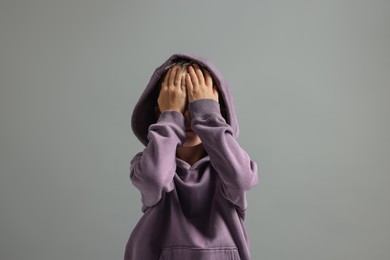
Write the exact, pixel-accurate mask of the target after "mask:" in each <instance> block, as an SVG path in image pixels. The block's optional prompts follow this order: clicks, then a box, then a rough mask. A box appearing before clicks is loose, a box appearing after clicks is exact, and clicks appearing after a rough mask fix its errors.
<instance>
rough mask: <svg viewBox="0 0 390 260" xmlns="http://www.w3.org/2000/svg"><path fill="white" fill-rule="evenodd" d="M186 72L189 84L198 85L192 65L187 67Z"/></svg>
mask: <svg viewBox="0 0 390 260" xmlns="http://www.w3.org/2000/svg"><path fill="white" fill-rule="evenodd" d="M188 73H189V76H190V80H191V83H192V84H191V86H193V85H198V77H197V76H196V73H195V69H194V67H193V66H192V65H191V66H189V67H188Z"/></svg>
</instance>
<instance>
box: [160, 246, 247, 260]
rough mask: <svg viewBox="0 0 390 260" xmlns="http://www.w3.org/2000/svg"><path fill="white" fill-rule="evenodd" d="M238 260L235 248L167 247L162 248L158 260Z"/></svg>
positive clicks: (238, 256)
mask: <svg viewBox="0 0 390 260" xmlns="http://www.w3.org/2000/svg"><path fill="white" fill-rule="evenodd" d="M184 259H185V260H240V255H239V254H238V249H237V248H236V247H219V248H191V247H169V248H163V249H162V251H161V254H160V257H159V260H184Z"/></svg>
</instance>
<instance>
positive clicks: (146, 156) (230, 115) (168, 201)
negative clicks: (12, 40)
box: [124, 54, 258, 260]
mask: <svg viewBox="0 0 390 260" xmlns="http://www.w3.org/2000/svg"><path fill="white" fill-rule="evenodd" d="M180 57H182V58H187V59H190V60H193V61H195V62H196V63H198V64H199V65H201V66H203V67H205V68H207V69H208V70H209V71H210V73H211V75H212V77H213V83H214V84H215V85H216V86H217V87H218V89H219V91H220V95H219V99H220V102H224V104H225V106H226V118H224V117H223V116H222V114H221V108H220V102H217V101H215V100H213V99H197V100H195V101H193V102H191V103H189V104H188V110H189V112H190V115H191V128H192V130H193V131H194V132H195V133H196V134H197V135H198V136H199V137H200V139H201V140H202V144H203V147H204V149H205V150H206V156H205V157H203V158H202V159H200V160H199V161H197V162H196V163H195V164H193V165H192V166H191V165H190V164H188V163H187V162H186V161H184V160H181V159H179V158H178V157H176V148H177V147H178V146H181V145H182V144H183V143H184V141H185V140H186V135H185V123H184V116H183V114H182V113H180V112H178V111H174V110H166V111H164V112H162V113H161V115H160V117H159V118H156V116H155V112H154V106H155V105H156V104H157V103H156V102H157V101H156V98H157V97H156V87H157V84H160V82H161V77H162V75H163V74H164V71H165V70H166V69H165V68H166V67H167V66H168V65H169V64H171V63H172V61H173V60H174V59H175V58H180ZM131 126H132V130H133V132H134V134H135V135H136V137H137V138H138V139H139V140H140V141H141V142H142V143H143V144H144V145H145V149H144V150H143V151H142V152H139V153H137V154H136V155H135V156H134V157H133V158H132V159H131V161H130V179H131V182H132V183H133V185H134V186H135V187H136V188H137V189H138V190H139V191H140V193H141V197H142V199H141V200H142V212H143V213H144V214H143V216H142V217H141V219H140V220H139V222H138V223H137V225H136V226H135V228H134V230H133V232H132V233H131V235H130V238H129V240H128V242H127V244H126V250H125V254H124V259H125V260H163V259H169V260H195V259H196V260H228V259H234V260H239V259H241V260H249V259H251V257H250V252H249V240H248V236H247V232H246V228H245V225H244V219H245V214H246V209H247V199H246V193H247V191H248V190H249V189H251V188H252V187H254V186H255V185H256V184H257V183H258V173H257V164H256V162H254V161H252V160H251V159H250V157H249V155H248V154H247V153H246V152H245V150H244V149H243V148H241V147H240V145H239V144H238V142H237V138H238V133H239V127H238V120H237V116H236V112H235V108H234V104H233V96H232V94H231V90H230V87H229V84H228V83H227V82H226V81H225V80H224V78H223V77H222V74H221V73H220V72H219V71H218V69H217V68H216V67H215V66H214V65H213V64H212V63H211V62H210V61H208V60H206V59H205V58H202V57H199V56H196V55H193V54H174V55H172V56H171V57H170V58H169V59H168V60H167V61H165V62H164V63H163V64H162V65H161V66H159V67H158V68H157V69H156V70H155V71H154V73H153V75H152V77H151V79H150V81H149V83H148V85H147V86H146V88H145V90H144V91H143V93H142V95H141V97H140V99H139V101H138V102H137V104H136V105H135V107H134V110H133V114H132V118H131Z"/></svg>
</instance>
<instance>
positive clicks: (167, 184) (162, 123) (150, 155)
mask: <svg viewBox="0 0 390 260" xmlns="http://www.w3.org/2000/svg"><path fill="white" fill-rule="evenodd" d="M184 130H185V126H184V117H183V114H182V113H180V112H178V111H174V110H167V111H164V112H162V113H161V115H160V117H159V119H158V121H157V122H156V123H155V124H152V125H150V126H149V128H148V131H149V132H148V139H149V143H148V145H147V146H146V148H145V149H144V151H143V152H140V153H137V154H136V155H135V156H134V158H133V159H132V160H131V163H130V164H131V166H130V179H131V181H132V183H133V184H134V186H135V187H137V189H138V190H139V191H140V192H141V195H142V211H143V212H145V211H146V209H147V208H149V207H152V206H154V205H155V204H156V203H158V202H159V201H160V199H161V197H162V193H163V192H170V191H172V190H173V189H174V183H173V177H174V175H175V172H176V160H175V157H176V154H175V153H176V148H177V146H178V145H182V144H183V143H184V141H185V132H184Z"/></svg>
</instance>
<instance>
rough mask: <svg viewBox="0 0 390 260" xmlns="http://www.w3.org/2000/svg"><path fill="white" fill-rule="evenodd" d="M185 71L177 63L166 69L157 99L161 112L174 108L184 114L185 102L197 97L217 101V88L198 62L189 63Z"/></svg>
mask: <svg viewBox="0 0 390 260" xmlns="http://www.w3.org/2000/svg"><path fill="white" fill-rule="evenodd" d="M187 71H188V72H187ZM187 71H186V69H185V68H182V67H181V66H179V65H175V66H173V67H171V68H170V69H169V70H168V72H167V74H166V76H165V78H164V81H163V82H162V85H161V90H160V94H159V97H158V100H157V102H158V106H159V108H160V112H161V113H162V112H163V111H165V110H176V111H179V112H181V113H183V114H184V111H185V110H186V106H187V104H188V103H191V102H193V101H195V100H198V99H204V98H206V99H213V100H215V101H217V102H219V96H218V90H217V87H216V86H215V85H214V84H213V80H212V77H211V75H210V73H209V72H207V71H206V70H202V69H201V68H200V67H199V65H198V64H193V65H189V66H188V67H187Z"/></svg>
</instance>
